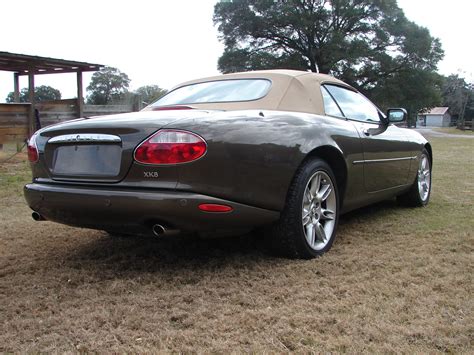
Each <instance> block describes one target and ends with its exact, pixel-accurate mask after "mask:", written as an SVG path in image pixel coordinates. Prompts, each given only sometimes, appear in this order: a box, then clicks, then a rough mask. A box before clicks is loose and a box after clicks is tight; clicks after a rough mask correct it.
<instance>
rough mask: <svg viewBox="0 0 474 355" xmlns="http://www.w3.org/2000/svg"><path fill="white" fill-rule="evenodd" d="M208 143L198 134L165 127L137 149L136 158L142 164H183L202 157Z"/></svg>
mask: <svg viewBox="0 0 474 355" xmlns="http://www.w3.org/2000/svg"><path fill="white" fill-rule="evenodd" d="M206 150H207V144H206V142H205V141H204V139H202V138H201V137H199V136H198V135H197V134H194V133H191V132H187V131H178V130H172V129H163V130H160V131H158V132H156V133H155V134H153V135H152V136H151V137H150V138H148V139H147V140H145V141H144V142H142V143H141V144H140V145H139V146H138V147H137V149H135V154H134V157H135V160H136V161H137V162H139V163H142V164H181V163H188V162H191V161H193V160H196V159H199V158H200V157H202V156H203V155H204V154H205V153H206Z"/></svg>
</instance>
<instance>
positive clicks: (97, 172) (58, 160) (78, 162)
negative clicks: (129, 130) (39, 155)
mask: <svg viewBox="0 0 474 355" xmlns="http://www.w3.org/2000/svg"><path fill="white" fill-rule="evenodd" d="M121 154H122V148H121V147H120V146H118V145H113V144H98V145H65V146H62V147H58V148H56V150H55V151H54V158H53V173H54V174H58V175H76V176H100V177H103V176H117V175H118V174H119V172H120V161H121Z"/></svg>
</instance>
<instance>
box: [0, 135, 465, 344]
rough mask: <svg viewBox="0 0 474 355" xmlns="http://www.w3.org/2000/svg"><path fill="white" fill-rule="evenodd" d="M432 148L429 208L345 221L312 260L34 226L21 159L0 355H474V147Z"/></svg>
mask: <svg viewBox="0 0 474 355" xmlns="http://www.w3.org/2000/svg"><path fill="white" fill-rule="evenodd" d="M432 142H433V147H434V155H435V159H436V160H435V166H434V169H435V170H434V178H433V184H434V190H433V195H432V201H431V203H430V205H429V207H427V208H423V209H406V208H400V207H398V206H396V204H395V203H394V202H393V201H388V202H385V203H382V204H379V205H377V206H374V207H370V208H366V209H363V210H360V211H357V212H354V213H351V214H349V215H346V216H344V217H343V218H342V220H341V225H340V229H339V235H338V239H337V240H336V243H335V245H334V247H333V249H332V250H331V251H330V252H329V253H328V254H326V255H325V256H324V257H321V258H319V259H316V260H311V261H294V260H286V259H278V258H274V257H272V256H270V255H268V254H266V253H265V252H264V250H263V248H262V247H261V246H260V244H259V243H258V241H255V239H256V238H255V236H242V237H239V238H233V239H226V240H192V239H187V238H175V239H169V240H152V239H143V238H139V239H118V240H112V239H111V238H109V237H108V236H107V235H106V234H105V233H102V232H97V231H90V230H85V229H75V228H70V227H65V226H61V225H58V224H53V223H49V222H42V223H35V222H33V221H32V220H31V218H30V211H29V209H28V208H27V207H26V206H25V203H24V201H23V198H22V195H21V186H22V184H23V183H24V182H25V181H26V180H27V177H26V176H27V170H26V164H25V162H24V161H23V160H22V159H21V158H22V157H19V158H18V157H17V158H16V159H14V160H13V161H11V162H9V163H8V164H3V165H1V166H0V179H1V180H0V187H1V195H0V201H1V211H0V218H1V224H2V228H1V230H0V317H1V322H0V324H1V327H2V328H1V332H0V351H21V352H26V351H34V352H38V351H77V350H79V351H91V350H95V351H102V352H103V351H107V352H124V351H127V352H136V351H140V352H141V351H150V350H164V351H198V352H202V351H206V352H209V351H212V352H227V351H236V352H242V351H246V352H248V351H254V352H262V351H272V352H282V351H298V352H308V351H316V352H326V351H334V352H340V351H342V352H377V353H381V352H384V353H385V352H397V353H398V352H404V353H413V352H416V353H436V352H454V353H472V352H473V351H474V349H473V335H474V317H473V305H474V300H473V296H472V295H473V294H474V292H473V291H474V290H473V274H474V267H473V250H474V232H473V229H474V228H473V227H474V225H473V216H474V207H473V200H474V198H473V197H474V196H473V190H474V186H473V183H474V180H473V175H474V174H473V173H474V164H473V163H474V162H473V156H472V151H473V145H474V141H473V140H472V139H450V138H449V139H448V138H433V139H432ZM466 152H468V153H466ZM0 158H1V157H0ZM257 239H258V238H257Z"/></svg>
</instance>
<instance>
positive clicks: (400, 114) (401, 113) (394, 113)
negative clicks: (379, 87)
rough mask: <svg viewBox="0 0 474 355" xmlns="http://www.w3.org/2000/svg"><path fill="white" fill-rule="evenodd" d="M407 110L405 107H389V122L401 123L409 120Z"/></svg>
mask: <svg viewBox="0 0 474 355" xmlns="http://www.w3.org/2000/svg"><path fill="white" fill-rule="evenodd" d="M407 116H408V114H407V110H405V109H404V108H389V109H388V110H387V120H388V123H400V122H403V121H406V120H407Z"/></svg>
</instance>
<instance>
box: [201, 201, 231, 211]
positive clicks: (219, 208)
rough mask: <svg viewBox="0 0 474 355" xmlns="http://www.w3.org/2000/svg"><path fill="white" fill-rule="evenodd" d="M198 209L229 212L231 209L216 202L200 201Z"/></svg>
mask: <svg viewBox="0 0 474 355" xmlns="http://www.w3.org/2000/svg"><path fill="white" fill-rule="evenodd" d="M199 209H200V210H201V211H204V212H231V211H232V210H233V208H232V207H230V206H227V205H219V204H217V203H201V204H200V205H199Z"/></svg>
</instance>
